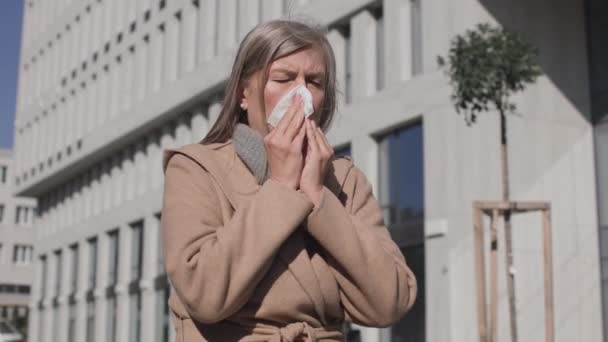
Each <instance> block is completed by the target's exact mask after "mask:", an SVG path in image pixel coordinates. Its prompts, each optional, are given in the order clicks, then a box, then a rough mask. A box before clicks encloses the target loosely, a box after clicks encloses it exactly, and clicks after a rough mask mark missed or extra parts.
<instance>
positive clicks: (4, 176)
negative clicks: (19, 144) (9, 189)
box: [0, 165, 7, 184]
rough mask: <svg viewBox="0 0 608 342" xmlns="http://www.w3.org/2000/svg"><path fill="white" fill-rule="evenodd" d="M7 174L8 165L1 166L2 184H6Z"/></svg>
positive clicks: (0, 177) (0, 176) (0, 178)
mask: <svg viewBox="0 0 608 342" xmlns="http://www.w3.org/2000/svg"><path fill="white" fill-rule="evenodd" d="M6 174H7V167H6V166H5V165H2V166H0V182H1V183H2V184H6Z"/></svg>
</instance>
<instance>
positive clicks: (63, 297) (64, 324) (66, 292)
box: [55, 248, 74, 341]
mask: <svg viewBox="0 0 608 342" xmlns="http://www.w3.org/2000/svg"><path fill="white" fill-rule="evenodd" d="M60 253H61V254H59V255H61V256H62V257H61V258H60V262H61V269H62V270H63V271H62V272H61V274H60V275H59V276H58V278H60V280H59V281H60V282H61V287H60V291H59V297H58V299H57V304H58V313H57V314H58V317H57V318H58V319H57V321H58V324H57V326H56V327H55V329H58V330H59V331H58V332H57V334H55V336H57V341H67V340H68V336H69V331H68V327H69V320H70V317H69V311H68V308H69V306H70V293H71V292H72V279H71V276H72V274H73V272H74V269H73V268H72V263H73V259H74V255H73V252H72V250H71V248H64V249H63V250H61V252H60Z"/></svg>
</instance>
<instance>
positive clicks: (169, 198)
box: [161, 154, 313, 324]
mask: <svg viewBox="0 0 608 342" xmlns="http://www.w3.org/2000/svg"><path fill="white" fill-rule="evenodd" d="M218 189H219V188H217V187H216V186H215V184H214V182H213V181H212V177H211V175H210V174H209V173H208V172H207V171H206V170H205V169H204V168H202V167H201V166H200V165H199V164H197V163H196V162H195V161H193V160H191V159H190V158H189V157H187V156H185V155H182V154H175V155H174V156H173V157H171V159H170V160H169V161H168V164H167V167H166V170H165V184H164V195H163V208H162V216H161V217H162V218H161V220H162V228H161V229H162V239H163V243H164V253H165V266H166V269H167V274H168V277H169V279H170V281H171V284H172V286H173V287H174V289H175V291H176V294H177V296H178V297H179V298H180V300H181V301H182V303H183V304H184V306H185V307H186V310H187V311H188V313H189V314H190V316H191V317H192V318H193V319H195V320H196V321H199V322H202V323H208V324H210V323H214V322H218V321H220V320H222V319H224V318H226V317H228V316H230V315H232V314H233V313H235V312H236V311H238V310H239V309H240V308H241V307H242V306H243V305H244V304H245V303H246V302H247V301H248V300H249V298H250V296H251V294H252V292H253V290H254V289H255V287H256V285H257V284H258V283H259V281H260V280H261V279H262V278H263V277H264V275H265V273H266V272H267V271H268V269H269V267H270V265H271V264H272V262H273V259H274V256H275V254H276V252H277V250H278V249H279V247H280V246H281V244H282V243H283V242H284V241H285V240H286V239H287V237H288V236H289V235H290V234H291V233H292V232H293V231H294V230H295V229H297V227H298V226H299V225H300V224H301V223H302V222H303V221H304V220H305V219H306V217H307V215H308V214H309V213H310V212H311V210H312V207H313V205H312V203H311V202H310V201H309V200H308V199H307V198H306V197H305V195H304V194H302V193H300V192H298V191H295V190H292V189H289V188H288V187H286V186H284V185H282V184H280V183H278V182H275V181H273V180H268V181H266V182H265V183H264V185H263V186H262V187H261V189H260V191H259V192H258V193H257V194H256V195H254V196H253V198H252V200H251V201H250V202H249V204H248V205H246V206H244V207H243V208H239V209H238V210H237V211H236V212H235V213H234V215H233V216H232V218H231V219H230V220H229V221H227V222H223V219H222V215H221V208H220V204H219V197H218V193H217V191H219V190H218ZM279 213H280V214H279Z"/></svg>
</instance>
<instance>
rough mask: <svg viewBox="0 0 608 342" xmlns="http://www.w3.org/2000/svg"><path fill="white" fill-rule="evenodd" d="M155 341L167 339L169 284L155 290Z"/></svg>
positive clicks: (165, 340)
mask: <svg viewBox="0 0 608 342" xmlns="http://www.w3.org/2000/svg"><path fill="white" fill-rule="evenodd" d="M155 325H156V329H157V330H156V338H157V340H156V342H167V341H169V286H168V285H167V286H166V287H164V288H160V289H158V290H157V291H156V324H155Z"/></svg>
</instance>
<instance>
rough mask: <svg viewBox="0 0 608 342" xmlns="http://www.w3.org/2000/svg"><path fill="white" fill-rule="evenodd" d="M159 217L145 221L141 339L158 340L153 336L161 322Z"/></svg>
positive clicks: (148, 218)
mask: <svg viewBox="0 0 608 342" xmlns="http://www.w3.org/2000/svg"><path fill="white" fill-rule="evenodd" d="M159 223H160V222H159V219H158V217H157V216H156V215H153V214H152V215H148V216H147V217H146V218H145V219H144V222H143V227H142V228H143V234H142V235H143V239H142V241H143V243H142V245H143V246H142V247H143V251H142V252H143V253H142V255H143V258H142V268H141V270H142V275H141V278H142V280H141V291H142V293H141V301H142V302H141V312H142V316H141V321H142V323H143V324H142V329H141V332H142V334H141V340H142V341H157V340H156V339H154V338H153V336H154V334H155V332H156V326H157V325H158V324H159V323H160V322H156V317H157V312H156V294H155V288H154V283H155V280H156V279H157V277H158V276H159V274H158V268H157V260H158V253H160V251H159V250H158V242H159V233H160V230H159Z"/></svg>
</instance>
